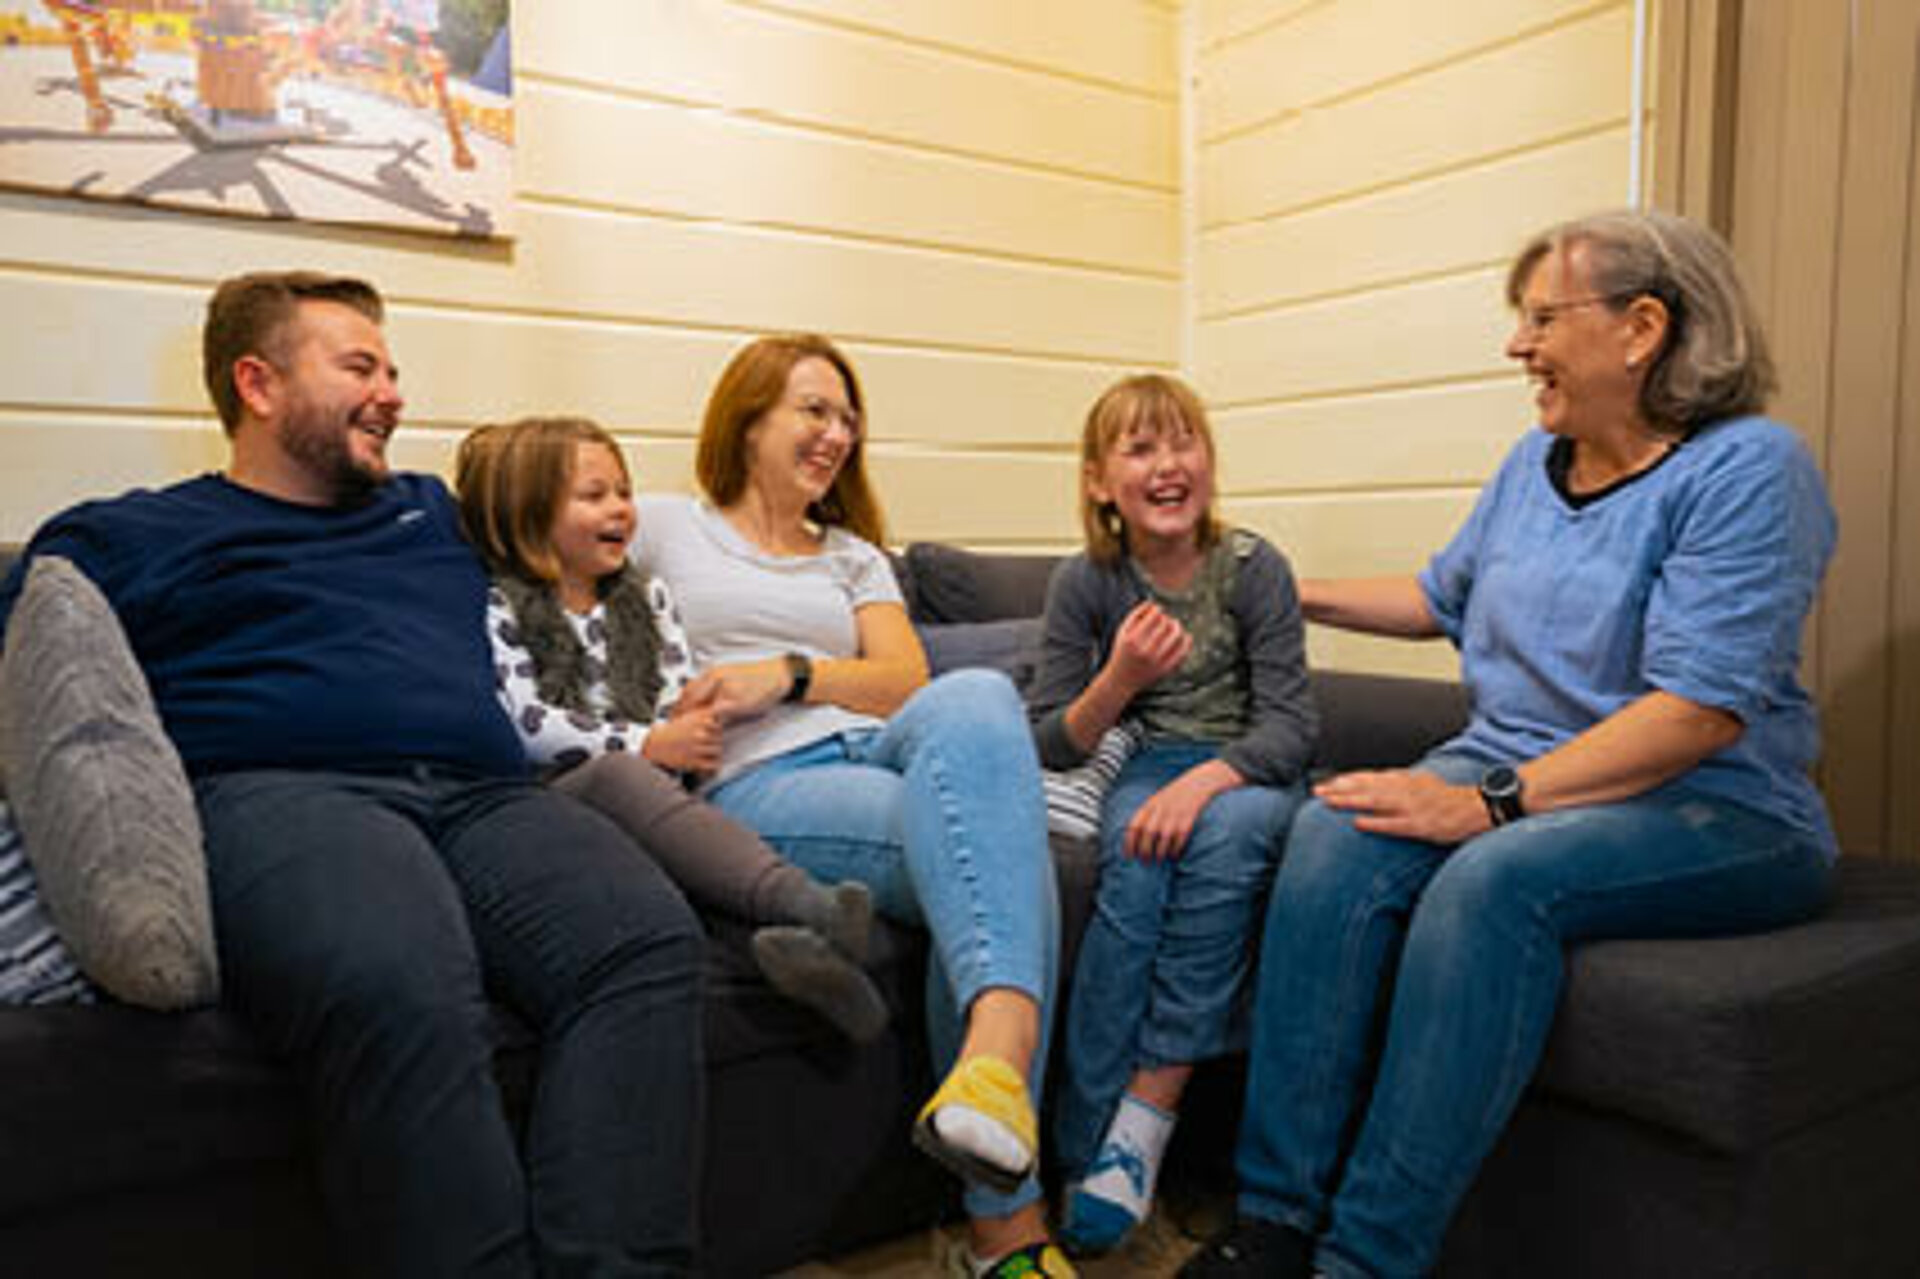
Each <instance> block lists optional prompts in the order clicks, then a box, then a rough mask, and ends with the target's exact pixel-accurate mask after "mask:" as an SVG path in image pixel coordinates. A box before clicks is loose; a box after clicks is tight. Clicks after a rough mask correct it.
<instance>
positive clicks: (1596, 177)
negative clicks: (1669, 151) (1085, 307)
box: [1189, 0, 1634, 673]
mask: <svg viewBox="0 0 1920 1279" xmlns="http://www.w3.org/2000/svg"><path fill="white" fill-rule="evenodd" d="M1194 21H1195V22H1196V25H1197V31H1196V32H1195V33H1194V48H1195V53H1194V72H1193V74H1194V81H1193V96H1194V104H1193V110H1194V113H1195V117H1196V119H1195V123H1194V128H1193V135H1194V139H1195V141H1194V146H1195V150H1196V153H1197V154H1196V157H1195V161H1194V166H1193V168H1194V184H1195V187H1196V190H1195V191H1194V192H1193V193H1192V195H1191V197H1190V198H1191V200H1192V203H1193V205H1194V208H1195V229H1194V233H1193V253H1194V259H1193V262H1194V265H1193V274H1192V277H1191V281H1190V287H1191V289H1192V298H1191V302H1190V305H1191V311H1192V316H1193V320H1192V330H1191V333H1190V335H1189V340H1190V342H1191V370H1192V373H1193V376H1194V379H1195V381H1196V383H1197V385H1198V387H1199V389H1200V391H1201V392H1202V394H1203V395H1204V396H1206V397H1207V399H1208V401H1209V403H1210V404H1212V405H1213V406H1214V409H1215V426H1216V430H1217V432H1218V434H1219V436H1220V445H1221V453H1222V468H1223V469H1222V479H1223V488H1224V492H1225V494H1226V505H1227V508H1228V513H1229V515H1230V517H1231V518H1233V519H1236V520H1238V521H1241V522H1243V523H1246V524H1248V525H1250V526H1252V527H1255V528H1258V529H1261V530H1262V531H1263V532H1266V533H1267V534H1269V535H1270V536H1272V537H1274V538H1275V540H1276V541H1277V542H1278V543H1279V544H1280V545H1281V546H1282V547H1283V548H1284V549H1285V550H1287V551H1288V553H1289V554H1290V555H1291V557H1292V558H1293V561H1294V565H1295V569H1296V571H1297V572H1299V573H1301V574H1302V575H1303V576H1336V575H1347V574H1387V573H1406V572H1412V571H1415V570H1416V569H1418V568H1419V567H1420V566H1421V565H1422V564H1423V563H1424V562H1425V560H1426V557H1427V556H1428V555H1429V554H1431V553H1432V552H1433V551H1434V550H1436V549H1438V548H1439V546H1440V545H1441V544H1442V543H1443V542H1444V541H1445V540H1446V538H1447V537H1448V536H1449V535H1450V533H1451V532H1452V530H1453V529H1454V527H1455V526H1456V525H1457V524H1458V523H1459V521H1460V520H1461V519H1462V518H1464V516H1465V514H1466V511H1467V510H1468V508H1469V507H1470V505H1471V503H1472V500H1473V497H1474V494H1475V493H1476V492H1477V491H1478V489H1479V486H1480V484H1481V483H1482V482H1483V481H1484V480H1485V479H1486V478H1487V477H1488V476H1489V475H1490V474H1491V473H1492V471H1493V469H1494V467H1495V466H1496V465H1497V464H1498V461H1499V459H1500V457H1501V456H1502V455H1503V454H1504V453H1505V452H1506V450H1507V448H1508V447H1509V446H1510V445H1511V444H1512V443H1513V441H1514V440H1515V439H1516V438H1518V436H1519V435H1520V434H1521V433H1522V432H1523V431H1524V430H1525V429H1526V427H1527V426H1528V424H1529V421H1530V400H1529V396H1528V392H1527V390H1526V387H1525V384H1524V381H1523V379H1522V378H1521V377H1520V376H1519V375H1518V373H1516V372H1515V371H1514V370H1513V369H1511V368H1510V367H1509V364H1508V361H1507V360H1506V359H1505V357H1504V356H1503V355H1502V354H1501V349H1502V346H1503V345H1504V342H1505V339H1506V336H1507V333H1508V329H1509V327H1510V317H1509V316H1508V315H1507V313H1506V308H1505V302H1504V300H1503V298H1502V297H1501V289H1502V284H1503V282H1504V278H1505V271H1506V265H1507V262H1508V261H1509V259H1510V258H1511V256H1512V254H1513V253H1514V252H1515V251H1516V250H1517V249H1518V248H1519V247H1520V245H1521V243H1522V242H1523V241H1524V240H1525V238H1526V237H1527V236H1528V235H1529V234H1530V233H1532V232H1533V231H1535V230H1537V229H1539V228H1540V227H1542V226H1545V225H1546V224H1548V223H1550V222H1553V221H1557V220H1560V219H1562V218H1565V217H1571V216H1574V215H1576V214H1580V213H1586V212H1590V211H1592V210H1594V209H1596V208H1603V207H1610V206H1616V205H1621V204H1624V203H1626V202H1627V200H1628V198H1629V193H1630V191H1631V189H1632V183H1631V181H1630V176H1631V175H1630V157H1631V154H1632V148H1631V145H1630V141H1631V133H1630V129H1629V124H1630V117H1631V110H1632V100H1633V92H1632V89H1633V74H1632V73H1633V57H1632V50H1633V30H1634V7H1633V5H1632V4H1631V3H1628V2H1625V0H1613V2H1608V3H1595V2H1594V0H1449V2H1448V3H1446V4H1419V3H1409V2H1407V0H1317V2H1313V3H1305V2H1302V0H1202V2H1201V3H1200V4H1199V5H1198V7H1197V9H1196V10H1195V11H1194ZM1310 642H1311V652H1312V656H1313V659H1314V660H1315V661H1316V662H1319V663H1321V664H1326V665H1334V666H1346V667H1359V668H1369V669H1390V670H1413V671H1424V672H1430V673H1451V672H1452V671H1453V669H1454V662H1453V655H1452V652H1451V650H1449V649H1447V648H1446V647H1445V646H1443V645H1420V646H1409V645H1404V644H1391V643H1386V642H1381V641H1371V640H1365V639H1360V638H1356V637H1352V636H1347V635H1343V634H1339V633H1336V632H1331V631H1321V630H1317V629H1316V630H1315V632H1314V633H1313V634H1312V635H1311V637H1310Z"/></svg>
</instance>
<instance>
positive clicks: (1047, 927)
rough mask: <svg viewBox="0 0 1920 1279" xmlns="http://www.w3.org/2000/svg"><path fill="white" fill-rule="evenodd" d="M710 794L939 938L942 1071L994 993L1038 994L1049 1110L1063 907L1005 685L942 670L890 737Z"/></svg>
mask: <svg viewBox="0 0 1920 1279" xmlns="http://www.w3.org/2000/svg"><path fill="white" fill-rule="evenodd" d="M708 798H709V799H711V800H712V802H713V803H714V804H716V805H717V806H719V807H720V808H721V809H723V810H725V811H726V812H728V813H730V814H731V815H732V816H734V817H735V818H737V819H738V820H740V821H742V822H745V823H746V824H747V825H749V826H751V827H753V829H755V830H756V831H758V832H760V835H761V837H762V838H764V839H765V840H766V841H767V842H768V843H769V844H771V845H773V846H774V847H775V848H776V849H778V850H779V851H780V853H781V854H782V855H783V856H785V857H787V858H788V859H789V860H790V861H792V862H793V863H794V864H795V865H798V866H801V867H804V868H805V869H806V870H807V871H808V872H809V873H811V874H812V875H814V876H815V877H816V878H819V879H822V880H825V881H828V882H837V881H840V880H849V879H851V880H858V881H859V882H861V883H863V884H865V885H867V886H868V888H870V889H871V890H872V892H873V901H874V906H875V907H876V908H877V909H878V910H879V911H880V912H881V913H882V914H884V915H886V916H888V917H889V918H891V919H895V920H899V921H901V922H904V923H909V924H917V925H923V926H925V927H926V929H927V930H928V932H929V933H931V934H932V938H933V950H934V962H933V964H932V966H931V968H930V971H929V972H928V997H927V1009H928V1022H929V1029H930V1034H931V1037H932V1044H933V1051H934V1056H935V1059H936V1060H937V1061H938V1062H940V1063H942V1065H943V1067H944V1065H945V1064H946V1063H949V1062H951V1061H952V1060H953V1058H954V1056H955V1054H956V1053H957V1052H958V1051H959V1046H960V1039H961V1032H962V1028H963V1025H964V1016H965V1012H966V1010H967V1009H968V1008H970V1007H971V1006H972V1004H973V1001H974V999H975V998H976V997H977V996H978V995H980V994H981V993H982V992H983V991H987V990H994V989H1007V990H1014V991H1018V992H1020V993H1021V994H1024V995H1026V996H1028V997H1030V998H1031V999H1033V1000H1034V1001H1035V1003H1037V1004H1038V1005H1039V1010H1040V1047H1039V1049H1038V1050H1037V1051H1036V1052H1035V1054H1034V1060H1033V1062H1032V1064H1031V1066H1030V1067H1029V1068H1028V1074H1027V1078H1028V1081H1029V1084H1028V1090H1029V1092H1030V1093H1031V1094H1032V1095H1033V1097H1034V1103H1035V1107H1036V1109H1037V1108H1038V1104H1039V1101H1038V1094H1039V1083H1040V1081H1041V1079H1042V1078H1043V1077H1044V1075H1045V1072H1046V1059H1047V1038H1048V1027H1049V1023H1050V1022H1051V1020H1052V1009H1053V988H1054V969H1055V966H1056V964H1057V962H1058V951H1059V945H1060V942H1059V932H1060V910H1059V905H1058V889H1057V887H1056V884H1055V881H1054V871H1053V862H1052V859H1051V858H1050V856H1049V855H1048V852H1047V823H1046V805H1045V800H1044V798H1043V797H1042V793H1041V789H1040V763H1039V760H1038V758H1037V757H1036V756H1035V754H1034V749H1033V735H1032V731H1031V730H1030V729H1029V728H1028V727H1027V720H1026V712H1025V710H1024V709H1023V708H1022V706H1021V704H1020V697H1019V694H1017V693H1016V692H1015V691H1014V688H1013V684H1012V683H1011V682H1010V681H1009V680H1008V679H1007V678H1006V677H1005V676H1003V675H1000V674H998V673H997V672H991V671H985V670H964V671H956V672H954V673H952V674H949V675H944V676H942V677H940V678H939V679H937V680H934V681H933V682H932V683H930V684H928V685H927V686H926V687H925V688H923V689H921V690H920V691H919V692H918V693H916V694H914V696H913V697H911V698H909V699H908V701H907V703H906V704H905V705H904V706H902V707H901V708H900V709H899V710H898V711H896V712H895V713H894V715H893V717H892V718H891V719H889V720H888V721H887V723H886V724H885V726H884V727H882V728H879V729H872V730H867V731H863V732H858V733H848V734H843V735H840V736H836V737H832V738H829V739H827V740H825V741H821V742H816V743H814V744H813V745H811V746H803V747H801V748H799V749H797V750H793V751H789V752H787V753H786V754H785V755H781V756H778V757H776V758H774V759H770V760H767V761H765V762H763V763H760V764H757V765H755V766H754V767H752V768H751V769H749V770H748V771H747V772H745V773H743V774H741V775H740V776H737V777H735V778H733V779H731V780H729V781H727V782H726V783H724V784H723V785H721V786H719V787H716V788H715V789H714V790H713V791H712V792H711V793H710V794H709V796H708ZM1016 1064H1018V1063H1016ZM1039 1195H1040V1190H1039V1186H1038V1184H1037V1182H1036V1181H1035V1180H1034V1179H1032V1178H1029V1179H1028V1181H1027V1183H1026V1184H1025V1185H1023V1186H1021V1187H1020V1188H1019V1189H1018V1190H1016V1191H1014V1192H1013V1193H1012V1194H1010V1195H1000V1194H995V1193H992V1192H990V1191H987V1190H984V1189H982V1188H980V1187H973V1188H971V1189H969V1190H968V1192H967V1201H966V1202H967V1210H968V1212H969V1213H971V1214H972V1215H974V1216H976V1217H1002V1216H1006V1215H1008V1214H1010V1213H1012V1212H1013V1211H1015V1210H1016V1209H1018V1208H1021V1207H1024V1206H1025V1205H1027V1204H1029V1203H1032V1202H1034V1201H1035V1200H1036V1199H1038V1198H1039Z"/></svg>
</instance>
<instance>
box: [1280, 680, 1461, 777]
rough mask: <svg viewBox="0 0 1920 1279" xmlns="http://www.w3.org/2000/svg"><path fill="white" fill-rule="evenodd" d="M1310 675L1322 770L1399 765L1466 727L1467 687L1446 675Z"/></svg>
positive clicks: (1316, 759)
mask: <svg viewBox="0 0 1920 1279" xmlns="http://www.w3.org/2000/svg"><path fill="white" fill-rule="evenodd" d="M1309 678H1310V679H1311V680H1312V681H1313V702H1314V706H1315V708H1316V709H1317V710H1318V711H1319V713H1320V740H1319V742H1318V744H1317V745H1316V746H1315V748H1314V756H1313V762H1314V767H1315V768H1316V769H1318V770H1320V771H1322V772H1333V773H1339V772H1345V771H1346V770H1348V769H1353V768H1398V767H1403V766H1405V765H1407V764H1410V763H1412V762H1413V761H1414V760H1417V759H1419V758H1420V757H1421V756H1422V755H1425V754H1426V753H1427V752H1428V751H1430V750H1432V749H1433V748H1434V747H1436V746H1438V745H1439V744H1440V743H1441V742H1444V741H1446V740H1447V739H1448V738H1449V737H1452V736H1453V735H1454V734H1455V733H1457V732H1459V731H1460V730H1461V729H1462V728H1465V727H1466V723H1467V694H1466V690H1465V689H1464V688H1462V687H1461V686H1460V685H1458V684H1456V683H1453V682H1452V681H1450V680H1438V679H1419V678H1415V677H1412V676H1405V675H1363V674H1357V673H1354V672H1350V671H1322V670H1315V671H1311V672H1309Z"/></svg>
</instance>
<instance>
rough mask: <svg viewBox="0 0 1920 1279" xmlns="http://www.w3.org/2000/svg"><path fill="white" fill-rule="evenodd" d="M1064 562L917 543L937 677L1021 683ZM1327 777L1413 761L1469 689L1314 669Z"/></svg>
mask: <svg viewBox="0 0 1920 1279" xmlns="http://www.w3.org/2000/svg"><path fill="white" fill-rule="evenodd" d="M1057 563H1059V557H1058V556H1053V555H1031V554H1011V553H1009V554H997V553H992V552H979V551H968V550H964V549H962V548H960V547H957V546H947V545H944V544H942V543H938V542H915V543H913V544H911V545H909V546H908V547H907V548H906V550H905V551H903V552H902V553H901V554H900V555H898V556H896V557H895V558H894V572H895V574H896V575H897V576H898V577H899V578H900V590H901V593H902V595H904V596H905V597H906V601H907V611H908V612H909V613H910V614H911V615H912V617H913V620H914V623H915V625H916V626H917V627H918V628H919V630H920V635H921V638H922V640H923V641H925V643H926V646H927V656H928V659H929V660H930V661H931V663H932V665H933V670H934V673H935V674H939V673H940V672H942V671H945V670H951V669H954V668H955V667H961V666H993V667H997V668H998V669H1001V670H1004V671H1006V672H1007V673H1008V674H1009V675H1011V676H1013V678H1014V682H1015V683H1022V682H1023V681H1024V677H1025V676H1026V675H1027V674H1029V673H1030V672H1031V670H1032V665H1033V662H1034V659H1035V649H1036V648H1037V646H1038V644H1039V632H1040V627H1039V620H1038V619H1039V615H1040V613H1041V611H1042V610H1043V609H1044V608H1045V606H1046V594H1047V580H1048V578H1049V577H1050V576H1051V575H1052V573H1053V567H1054V565H1055V564H1057ZM1311 678H1312V680H1313V696H1314V702H1315V705H1316V706H1317V707H1318V708H1319V711H1320V745H1319V749H1318V750H1317V752H1316V753H1315V756H1314V766H1315V768H1316V769H1317V770H1319V771H1323V772H1344V771H1346V770H1348V769H1354V768H1390V767H1395V766H1398V765H1403V764H1409V763H1412V762H1413V761H1414V760H1416V759H1418V758H1420V756H1422V755H1424V754H1425V753H1426V752H1427V751H1428V750H1430V749H1432V748H1433V747H1434V746H1437V745H1439V744H1440V743H1441V742H1443V741H1445V740H1446V739H1447V738H1449V737H1451V736H1453V735H1454V734H1455V733H1457V732H1459V731H1460V729H1461V727H1462V726H1463V725H1464V724H1465V723H1466V718H1467V699H1466V692H1465V690H1464V689H1463V688H1461V686H1460V685H1459V684H1458V683H1456V682H1454V681H1452V680H1435V679H1418V678H1412V677H1408V676H1398V675H1369V674H1360V673H1356V672H1351V671H1322V670H1315V671H1313V672H1311Z"/></svg>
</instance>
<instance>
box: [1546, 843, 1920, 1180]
mask: <svg viewBox="0 0 1920 1279" xmlns="http://www.w3.org/2000/svg"><path fill="white" fill-rule="evenodd" d="M1916 992H1920V864H1916V863H1913V862H1905V861H1895V860H1893V859H1890V858H1874V857H1858V856H1855V857H1843V858H1841V859H1840V862H1839V864H1838V866H1837V867H1836V870H1835V880H1834V894H1833V901H1832V903H1831V905H1830V906H1829V908H1828V909H1827V911H1826V912H1825V913H1823V914H1822V915H1821V916H1820V917H1819V918H1817V919H1814V920H1811V921H1809V922H1808V923H1805V924H1801V925H1799V926H1797V927H1793V928H1787V929H1782V930H1780V931H1777V932H1772V933H1763V934H1759V935H1755V936H1751V937H1729V938H1718V939H1713V940H1705V941H1701V940H1691V941H1674V940H1663V941H1612V942H1601V943H1597V944H1594V945H1591V946H1586V947H1583V948H1581V949H1579V950H1577V951H1576V952H1574V955H1573V958H1572V962H1571V964H1570V970H1569V974H1568V982H1567V987H1566V991H1565V994H1564V996H1563V998H1562V1000H1561V1004H1560V1010H1559V1015H1558V1018H1557V1020H1556V1021H1555V1023H1554V1030H1553V1035H1552V1037H1551V1039H1550V1040H1549V1042H1548V1046H1547V1054H1546V1057H1545V1059H1544V1060H1543V1061H1542V1063H1541V1067H1540V1071H1539V1073H1538V1075H1537V1076H1536V1078H1535V1087H1536V1088H1538V1089H1540V1090H1542V1091H1544V1092H1546V1093H1549V1094H1552V1095H1555V1096H1558V1097H1561V1098H1564V1099H1566V1100H1569V1101H1574V1102H1578V1103H1579V1104H1581V1105H1582V1106H1585V1107H1587V1108H1590V1109H1592V1110H1597V1111H1601V1112H1622V1113H1625V1114H1628V1115H1632V1116H1634V1117H1635V1118H1638V1119H1641V1120H1644V1121H1646V1122H1648V1123H1650V1124H1654V1125H1657V1126H1659V1127H1662V1128H1666V1129H1670V1130H1674V1131H1677V1132H1680V1133H1683V1134H1685V1135H1686V1136H1688V1137H1691V1138H1693V1139H1695V1140H1697V1141H1698V1142H1700V1143H1702V1144H1704V1145H1705V1146H1707V1147H1709V1148H1712V1149H1714V1150H1718V1151H1721V1152H1725V1153H1742V1152H1748V1151H1753V1150H1757V1149H1760V1148H1762V1147H1764V1146H1766V1145H1768V1144H1770V1143H1772V1142H1774V1141H1776V1140H1778V1139H1780V1138H1782V1137H1784V1136H1786V1135H1787V1134H1790V1133H1792V1132H1795V1131H1798V1130H1800V1129H1803V1128H1806V1127H1808V1126H1809V1125H1812V1124H1816V1123H1818V1122H1820V1121H1822V1120H1825V1119H1828V1118H1830V1117H1832V1116H1835V1115H1839V1114H1844V1113H1846V1112H1848V1111H1850V1110H1852V1109H1854V1108H1855V1107H1858V1106H1860V1105H1862V1104H1865V1103H1867V1102H1869V1101H1871V1100H1873V1099H1875V1098H1878V1097H1883V1096H1886V1095H1889V1094H1891V1093H1893V1092H1896V1091H1899V1090H1901V1089H1904V1088H1911V1087H1913V1086H1915V1085H1916V1084H1920V1017H1916V1016H1914V1000H1915V995H1916Z"/></svg>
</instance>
